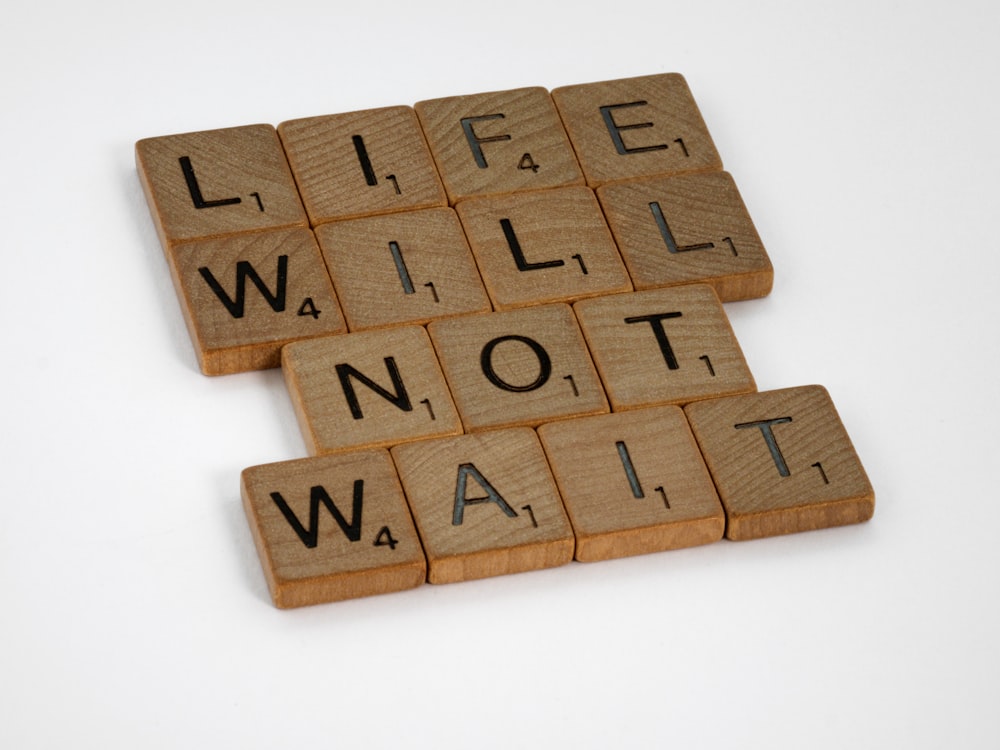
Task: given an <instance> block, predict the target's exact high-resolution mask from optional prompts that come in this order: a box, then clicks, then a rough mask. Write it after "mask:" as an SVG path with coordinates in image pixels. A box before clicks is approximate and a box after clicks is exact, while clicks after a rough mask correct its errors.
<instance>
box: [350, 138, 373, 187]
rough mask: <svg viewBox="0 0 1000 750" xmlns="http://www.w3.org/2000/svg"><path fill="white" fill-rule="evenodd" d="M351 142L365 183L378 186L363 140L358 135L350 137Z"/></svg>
mask: <svg viewBox="0 0 1000 750" xmlns="http://www.w3.org/2000/svg"><path fill="white" fill-rule="evenodd" d="M351 142H352V143H354V150H355V152H357V154H358V162H360V164H361V171H362V172H364V175H365V182H366V183H367V184H368V185H371V186H375V185H378V179H377V178H376V177H375V170H374V169H372V162H371V159H369V158H368V149H366V148H365V139H364V138H362V137H361V136H360V135H352V136H351Z"/></svg>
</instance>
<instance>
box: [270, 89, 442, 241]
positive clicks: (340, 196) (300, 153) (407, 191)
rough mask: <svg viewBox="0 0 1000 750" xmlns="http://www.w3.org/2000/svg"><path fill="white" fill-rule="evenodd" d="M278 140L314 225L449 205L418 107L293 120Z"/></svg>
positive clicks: (280, 128) (281, 127)
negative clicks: (415, 109) (417, 111)
mask: <svg viewBox="0 0 1000 750" xmlns="http://www.w3.org/2000/svg"><path fill="white" fill-rule="evenodd" d="M278 135H279V136H280V137H281V142H282V144H283V145H284V147H285V152H286V153H287V154H288V161H289V164H290V165H291V168H292V172H293V174H294V175H295V180H296V183H297V184H298V186H299V190H300V191H301V194H302V200H303V202H304V204H305V207H306V211H307V212H308V214H309V220H310V221H311V222H312V224H313V226H316V225H318V224H322V223H324V222H327V221H333V220H336V219H348V218H354V217H357V216H368V215H372V214H382V213H389V212H394V211H406V210H412V209H417V208H431V207H434V206H445V205H447V204H448V199H447V196H446V195H445V192H444V188H443V186H442V185H441V180H440V178H439V177H438V173H437V168H436V167H435V166H434V161H433V160H432V159H431V155H430V152H429V151H428V149H427V142H426V140H425V139H424V135H423V131H422V130H421V129H420V125H419V123H418V122H417V117H416V114H415V113H414V112H413V109H412V108H411V107H405V106H396V107H384V108H381V109H369V110H363V111H359V112H347V113H343V114H334V115H322V116H318V117H305V118H301V119H297V120H288V121H286V122H283V123H281V124H280V125H278Z"/></svg>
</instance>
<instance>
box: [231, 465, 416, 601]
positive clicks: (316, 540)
mask: <svg viewBox="0 0 1000 750" xmlns="http://www.w3.org/2000/svg"><path fill="white" fill-rule="evenodd" d="M240 490H241V494H242V497H243V508H244V510H245V511H246V515H247V519H248V521H249V522H250V530H251V532H252V534H253V538H254V543H255V544H256V546H257V552H258V554H259V556H260V561H261V565H262V567H263V569H264V577H265V578H266V579H267V585H268V588H269V589H270V591H271V597H272V599H273V600H274V603H275V605H277V606H278V607H281V608H285V607H301V606H305V605H309V604H319V603H322V602H335V601H340V600H342V599H352V598H355V597H360V596H370V595H373V594H384V593H389V592H392V591H402V590H404V589H410V588H414V587H416V586H419V585H421V584H422V583H424V582H425V580H426V570H427V567H426V560H425V558H424V553H423V548H422V547H421V546H420V540H419V539H418V538H417V533H416V529H415V528H414V526H413V519H412V517H411V516H410V510H409V507H408V506H407V504H406V500H405V498H404V497H403V491H402V488H401V487H400V484H399V478H398V477H397V475H396V470H395V467H394V466H393V463H392V460H391V459H390V457H389V453H388V452H387V451H384V450H379V451H360V452H356V453H349V454H342V455H339V456H321V457H319V458H303V459H296V460H293V461H283V462H280V463H273V464H266V465H262V466H253V467H250V468H249V469H245V470H244V471H243V474H242V476H241V477H240Z"/></svg>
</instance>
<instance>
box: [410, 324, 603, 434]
mask: <svg viewBox="0 0 1000 750" xmlns="http://www.w3.org/2000/svg"><path fill="white" fill-rule="evenodd" d="M427 330H428V331H429V333H430V335H431V340H432V341H433V342H434V348H435V350H436V351H437V353H438V356H439V358H440V360H441V367H442V369H443V370H444V374H445V377H446V378H447V380H448V385H449V387H450V388H451V392H452V395H453V396H454V397H455V404H456V405H457V406H458V411H459V414H461V417H462V422H463V424H464V425H465V427H466V429H467V430H468V431H474V430H482V429H491V428H498V427H512V426H514V425H530V426H536V425H539V424H541V423H542V422H549V421H552V420H556V419H565V418H567V417H574V416H582V415H585V414H601V413H604V412H607V411H608V402H607V399H606V398H605V396H604V389H603V388H602V386H601V381H600V379H599V378H598V376H597V372H596V371H595V370H594V365H593V362H592V361H591V359H590V354H589V353H588V352H587V346H586V344H585V342H584V340H583V336H582V335H581V334H580V328H579V326H578V325H577V323H576V320H575V319H574V317H573V312H572V310H571V309H570V308H569V306H568V305H565V304H553V305H542V306H539V307H531V308H524V309H520V310H510V311H507V312H495V313H488V314H484V315H466V316H462V317H459V318H449V319H447V320H436V321H434V322H432V323H430V324H429V325H428V326H427Z"/></svg>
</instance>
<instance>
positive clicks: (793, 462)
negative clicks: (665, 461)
mask: <svg viewBox="0 0 1000 750" xmlns="http://www.w3.org/2000/svg"><path fill="white" fill-rule="evenodd" d="M685 413H686V414H687V417H688V420H689V421H690V423H691V428H692V431H693V432H694V434H695V437H696V438H697V440H698V444H699V445H700V446H701V450H702V453H703V454H704V456H705V461H706V463H707V465H708V468H709V470H710V471H711V473H712V477H713V478H714V480H715V484H716V487H717V488H718V491H719V497H720V499H721V500H722V504H723V506H724V507H725V509H726V517H727V527H726V536H727V537H729V538H730V539H757V538H759V537H765V536H774V535H778V534H790V533H793V532H800V531H809V530H812V529H821V528H826V527H829V526H842V525H845V524H851V523H859V522H862V521H867V520H868V519H869V518H871V517H872V514H873V513H874V510H875V494H874V491H873V490H872V486H871V483H870V482H869V481H868V476H867V474H866V473H865V470H864V467H863V466H862V465H861V461H860V459H859V458H858V455H857V453H856V452H855V450H854V446H853V445H852V443H851V439H850V437H849V436H848V434H847V431H846V430H845V428H844V425H843V423H842V422H841V419H840V416H839V414H838V413H837V410H836V408H835V407H834V405H833V401H832V400H831V398H830V394H829V393H828V392H827V390H826V389H825V388H823V387H822V386H818V385H813V386H799V387H796V388H785V389H781V390H776V391H765V392H762V393H755V394H749V395H744V396H733V397H731V398H724V399H719V400H716V401H705V402H700V403H697V404H691V405H689V406H687V407H685Z"/></svg>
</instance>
